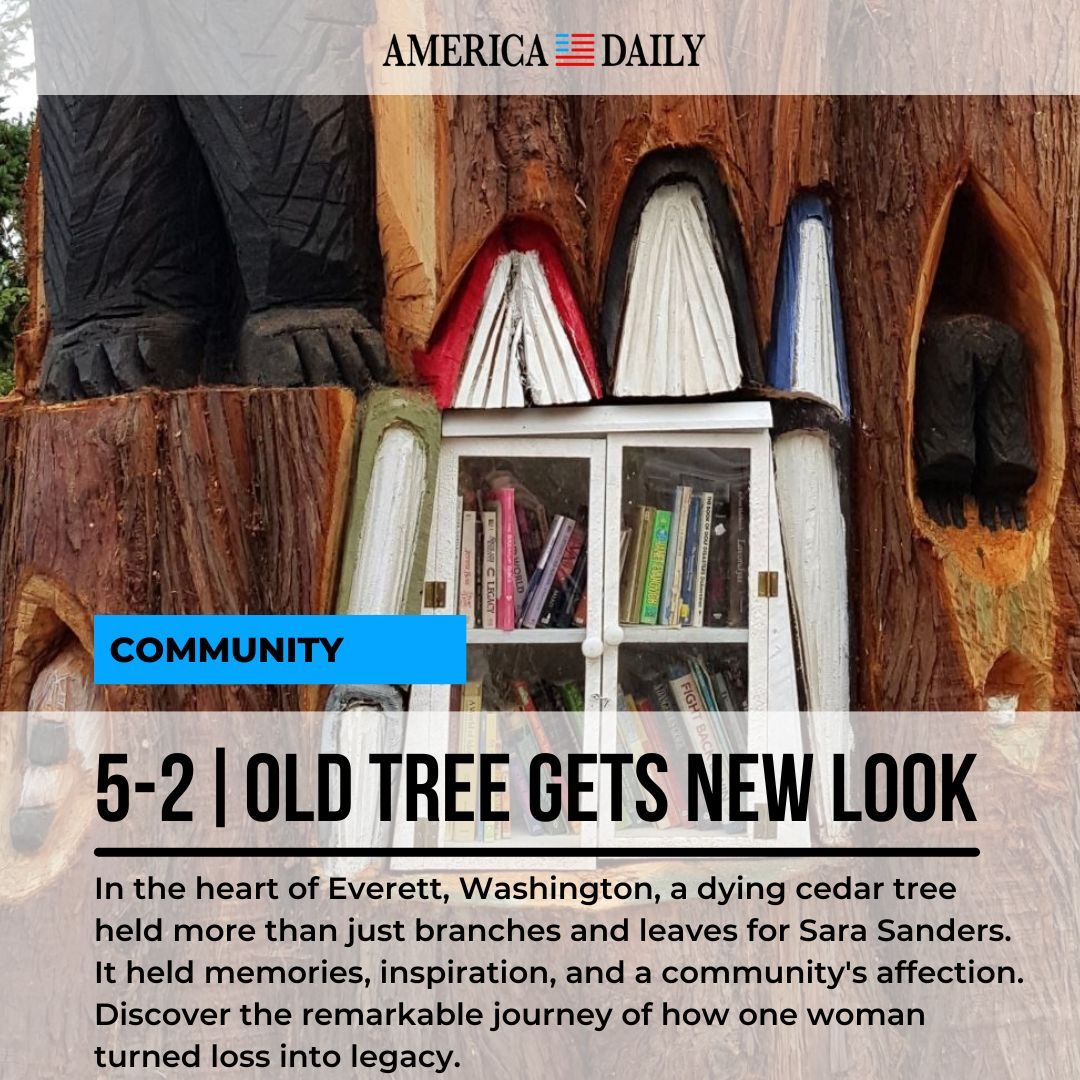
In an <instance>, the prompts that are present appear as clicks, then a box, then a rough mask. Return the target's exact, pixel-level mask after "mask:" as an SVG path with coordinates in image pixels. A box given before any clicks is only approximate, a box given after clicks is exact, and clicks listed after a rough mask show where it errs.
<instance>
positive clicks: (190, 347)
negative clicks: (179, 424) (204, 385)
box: [41, 312, 206, 401]
mask: <svg viewBox="0 0 1080 1080" xmlns="http://www.w3.org/2000/svg"><path fill="white" fill-rule="evenodd" d="M205 353H206V327H205V326H204V325H203V324H202V323H201V322H198V321H196V320H193V319H191V318H189V317H188V316H186V315H183V314H180V313H174V312H164V313H161V314H156V315H131V316H116V317H113V318H107V319H94V320H92V321H91V322H86V323H83V324H82V325H80V326H77V327H75V328H74V329H72V330H68V331H65V332H62V333H54V334H53V335H52V336H51V338H50V339H49V344H48V346H47V347H46V349H45V358H44V360H43V362H42V369H41V396H42V398H44V400H46V401H76V400H79V399H81V398H91V397H107V396H108V395H110V394H119V393H123V392H124V391H127V390H139V389H141V388H142V387H144V386H158V387H161V388H162V389H164V390H182V389H184V388H185V387H188V386H194V385H195V384H196V383H197V382H198V381H199V375H200V372H201V371H202V367H203V359H204V356H205Z"/></svg>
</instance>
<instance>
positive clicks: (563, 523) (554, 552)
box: [457, 472, 588, 630]
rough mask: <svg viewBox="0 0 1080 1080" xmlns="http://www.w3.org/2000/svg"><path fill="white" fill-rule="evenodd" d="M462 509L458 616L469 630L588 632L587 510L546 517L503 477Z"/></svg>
mask: <svg viewBox="0 0 1080 1080" xmlns="http://www.w3.org/2000/svg"><path fill="white" fill-rule="evenodd" d="M459 503H460V514H459V521H460V528H461V531H460V542H459V544H458V592H457V613H458V614H459V615H464V616H465V617H466V619H467V620H468V625H469V626H470V627H475V628H482V629H485V630H513V629H515V628H516V627H524V628H527V629H537V628H541V627H549V628H555V627H572V626H584V625H585V612H586V598H585V583H586V555H587V552H586V548H587V544H586V538H587V522H588V512H587V510H586V508H585V507H581V508H579V509H578V510H577V512H576V513H575V514H574V515H573V516H571V515H569V514H554V515H549V514H548V512H547V510H546V508H545V507H544V505H543V504H542V503H541V502H540V501H539V500H537V499H536V497H535V496H533V495H532V493H531V492H529V491H528V489H526V488H524V487H523V486H521V485H519V484H517V483H516V482H515V480H514V477H513V476H512V474H510V473H505V472H502V473H498V474H495V475H494V476H493V477H490V478H489V482H488V483H487V484H486V485H485V486H484V487H483V488H482V489H481V490H479V491H476V492H468V493H466V494H465V495H463V496H461V498H460V499H459Z"/></svg>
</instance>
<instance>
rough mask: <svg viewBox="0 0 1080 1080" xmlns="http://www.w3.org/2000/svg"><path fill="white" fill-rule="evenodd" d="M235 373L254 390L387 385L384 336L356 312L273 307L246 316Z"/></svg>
mask: <svg viewBox="0 0 1080 1080" xmlns="http://www.w3.org/2000/svg"><path fill="white" fill-rule="evenodd" d="M237 370H238V373H239V376H240V379H241V381H242V382H245V383H249V384H250V385H252V386H322V385H326V384H331V385H333V384H344V385H345V386H348V387H351V389H352V390H353V391H355V392H356V393H357V394H363V393H366V392H367V391H368V390H369V389H370V388H371V387H372V386H373V385H374V384H376V383H386V382H389V381H390V369H389V366H388V365H387V362H386V350H385V348H384V347H383V342H382V337H381V335H380V334H379V333H378V331H376V330H374V329H373V328H372V326H371V324H370V323H369V322H368V321H367V319H365V318H364V316H363V315H361V314H360V312H359V311H357V310H356V309H355V308H348V307H341V308H271V309H270V310H269V311H260V312H257V313H256V314H253V315H249V316H248V318H247V321H246V322H245V323H244V326H243V329H242V330H241V333H240V347H239V351H238V356H237Z"/></svg>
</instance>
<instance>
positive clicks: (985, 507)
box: [979, 492, 1027, 532]
mask: <svg viewBox="0 0 1080 1080" xmlns="http://www.w3.org/2000/svg"><path fill="white" fill-rule="evenodd" d="M979 521H980V522H982V524H983V525H985V526H986V528H988V529H997V528H998V526H1000V527H1001V528H1003V529H1016V530H1017V531H1018V532H1022V531H1023V530H1024V529H1026V528H1027V505H1026V499H1025V493H1024V492H1019V493H1014V494H1004V493H998V494H993V495H980V496H979Z"/></svg>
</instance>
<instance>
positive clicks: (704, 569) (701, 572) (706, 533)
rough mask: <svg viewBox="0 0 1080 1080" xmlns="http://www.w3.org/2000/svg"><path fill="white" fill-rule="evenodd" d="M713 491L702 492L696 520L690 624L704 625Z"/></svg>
mask: <svg viewBox="0 0 1080 1080" xmlns="http://www.w3.org/2000/svg"><path fill="white" fill-rule="evenodd" d="M712 519H713V493H712V492H711V491H705V492H702V495H701V513H700V516H699V522H698V547H697V555H696V558H695V568H694V577H695V581H694V606H693V610H692V611H691V613H690V625H691V626H704V625H705V599H706V590H707V587H708V581H709V548H710V546H711V543H712V528H713V523H712Z"/></svg>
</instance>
